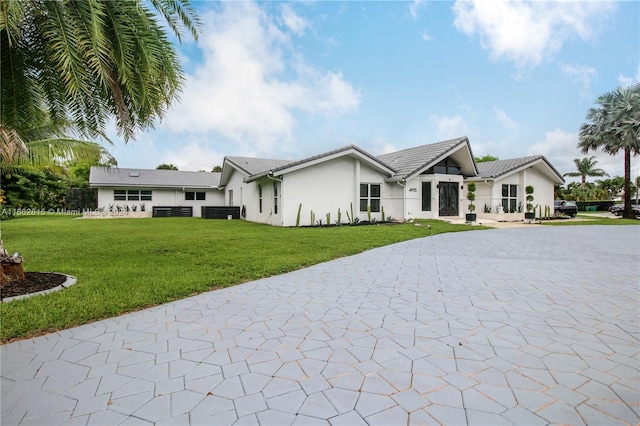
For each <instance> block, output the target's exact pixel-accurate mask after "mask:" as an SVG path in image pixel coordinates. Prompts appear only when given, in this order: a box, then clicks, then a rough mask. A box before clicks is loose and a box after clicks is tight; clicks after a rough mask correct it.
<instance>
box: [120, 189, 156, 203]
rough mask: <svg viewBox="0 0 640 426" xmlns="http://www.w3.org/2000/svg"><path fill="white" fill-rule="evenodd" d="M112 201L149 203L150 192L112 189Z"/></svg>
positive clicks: (150, 198)
mask: <svg viewBox="0 0 640 426" xmlns="http://www.w3.org/2000/svg"><path fill="white" fill-rule="evenodd" d="M113 199H114V200H115V201H151V200H152V193H151V191H150V190H138V189H114V190H113Z"/></svg>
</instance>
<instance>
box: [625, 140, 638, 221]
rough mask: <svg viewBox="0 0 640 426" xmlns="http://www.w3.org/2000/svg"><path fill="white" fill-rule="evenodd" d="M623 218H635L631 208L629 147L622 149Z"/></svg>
mask: <svg viewBox="0 0 640 426" xmlns="http://www.w3.org/2000/svg"><path fill="white" fill-rule="evenodd" d="M622 217H624V218H625V219H635V218H636V215H635V214H633V210H632V209H631V148H625V149H624V213H623V214H622Z"/></svg>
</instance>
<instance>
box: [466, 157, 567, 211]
mask: <svg viewBox="0 0 640 426" xmlns="http://www.w3.org/2000/svg"><path fill="white" fill-rule="evenodd" d="M468 181H473V182H476V186H477V190H476V201H475V205H476V206H477V208H478V210H479V212H483V211H484V210H488V209H490V210H491V212H492V213H500V211H503V212H504V213H509V214H514V213H522V211H524V210H525V209H526V207H525V206H526V204H527V203H526V193H525V188H526V187H527V186H532V187H533V189H534V192H533V194H532V196H533V198H534V199H533V202H532V204H533V206H534V207H536V206H540V207H541V208H542V210H543V211H544V208H545V207H546V206H548V207H549V209H550V210H551V213H553V200H554V186H555V185H559V184H562V183H564V179H563V178H562V175H560V173H559V172H558V171H557V170H556V169H555V168H554V167H553V166H552V165H551V163H549V161H547V159H546V158H545V157H543V156H542V155H536V156H531V157H521V158H512V159H509V160H498V161H491V162H487V163H478V175H477V176H472V177H469V178H468ZM479 214H481V215H482V213H479Z"/></svg>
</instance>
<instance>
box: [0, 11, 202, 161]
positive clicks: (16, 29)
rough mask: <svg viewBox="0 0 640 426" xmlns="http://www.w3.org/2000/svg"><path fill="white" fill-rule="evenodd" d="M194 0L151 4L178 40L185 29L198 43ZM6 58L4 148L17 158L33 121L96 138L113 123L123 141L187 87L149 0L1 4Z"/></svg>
mask: <svg viewBox="0 0 640 426" xmlns="http://www.w3.org/2000/svg"><path fill="white" fill-rule="evenodd" d="M189 1H190V0H151V1H150V3H151V4H152V5H153V6H154V7H155V8H156V9H157V11H158V12H159V14H161V15H162V16H163V17H164V18H165V20H166V21H167V23H168V27H169V28H170V29H171V30H172V31H173V32H174V34H175V35H176V37H177V39H178V41H180V40H181V37H182V31H183V29H187V30H188V31H190V32H191V34H192V35H193V37H194V38H196V37H197V30H196V28H197V25H198V21H197V17H196V16H195V12H194V10H193V9H192V7H191V5H190V3H189ZM0 51H1V54H2V63H1V69H0V94H1V103H0V138H1V139H0V148H2V149H3V150H6V151H8V152H14V153H18V152H21V151H24V145H23V144H21V142H20V136H21V133H22V132H23V131H24V130H25V129H30V128H33V127H34V126H33V119H34V118H35V122H37V123H38V122H42V121H44V120H50V121H51V123H52V124H53V125H61V123H63V122H69V121H72V122H73V123H74V125H75V126H76V129H77V130H78V131H79V132H80V133H81V134H84V135H88V136H89V137H90V138H95V137H97V136H98V135H99V134H100V133H101V132H103V131H104V129H105V125H106V123H107V121H108V120H109V119H111V118H114V119H115V124H116V126H117V129H118V134H119V135H121V136H123V138H124V140H125V141H128V140H130V139H134V137H135V133H136V131H138V130H144V129H147V128H149V127H151V126H153V123H154V121H155V120H156V119H158V118H161V117H162V116H163V115H164V114H165V112H166V111H167V109H168V107H169V105H170V103H171V102H172V101H174V100H176V99H177V96H178V93H179V90H180V87H181V84H182V81H183V78H182V70H181V67H180V63H179V60H178V55H177V53H176V51H175V49H174V47H173V46H172V43H171V41H170V40H169V38H168V36H167V34H166V32H165V29H164V28H163V26H162V23H161V22H160V20H159V19H157V17H156V15H155V14H154V13H152V11H151V10H150V8H149V6H148V3H147V2H146V1H143V0H118V1H102V0H83V1H75V0H20V1H16V0H0ZM22 138H23V137H22ZM23 139H24V138H23Z"/></svg>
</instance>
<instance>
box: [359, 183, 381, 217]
mask: <svg viewBox="0 0 640 426" xmlns="http://www.w3.org/2000/svg"><path fill="white" fill-rule="evenodd" d="M367 207H369V208H370V209H371V211H372V212H379V211H380V184H375V183H361V184H360V211H361V212H366V211H367Z"/></svg>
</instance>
